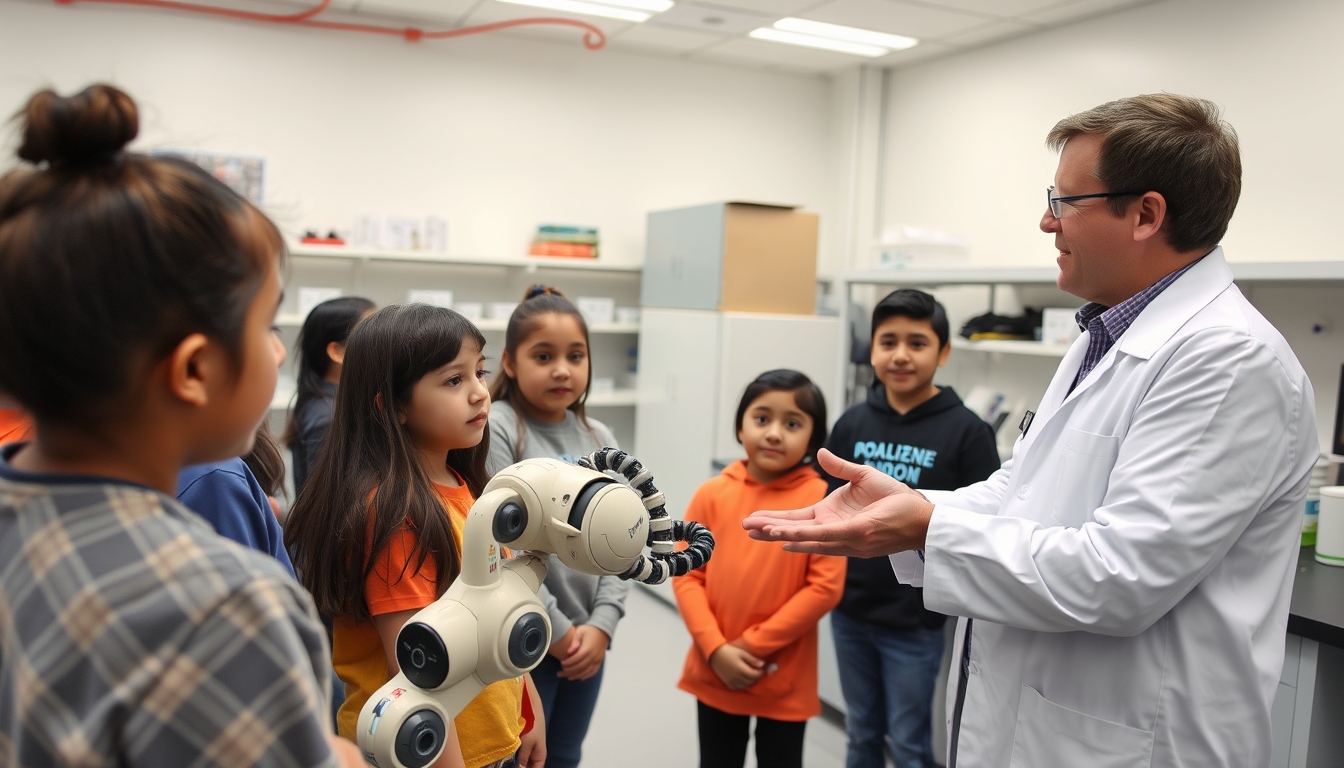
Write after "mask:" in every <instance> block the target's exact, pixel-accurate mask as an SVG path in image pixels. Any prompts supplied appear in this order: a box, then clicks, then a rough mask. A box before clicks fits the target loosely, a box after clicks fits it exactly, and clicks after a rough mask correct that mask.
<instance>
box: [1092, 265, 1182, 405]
mask: <svg viewBox="0 0 1344 768" xmlns="http://www.w3.org/2000/svg"><path fill="white" fill-rule="evenodd" d="M1199 261H1200V260H1199V259H1195V260H1194V261H1192V262H1190V263H1189V264H1186V265H1185V266H1184V267H1181V268H1180V269H1178V270H1176V271H1175V272H1172V273H1171V274H1169V275H1167V276H1166V277H1164V278H1162V279H1161V280H1158V281H1157V282H1156V283H1153V284H1152V285H1150V286H1148V287H1147V288H1144V289H1143V290H1142V291H1139V292H1138V293H1136V294H1134V295H1133V296H1130V297H1129V298H1128V299H1125V300H1124V301H1122V302H1120V303H1119V304H1116V305H1115V306H1114V307H1104V306H1102V305H1100V304H1098V303H1096V302H1095V301H1094V302H1089V303H1088V304H1086V305H1084V306H1083V308H1082V309H1080V310H1078V314H1077V315H1074V318H1075V319H1076V320H1077V321H1078V327H1079V328H1082V329H1083V330H1084V331H1087V334H1088V338H1087V353H1086V354H1084V355H1083V364H1082V365H1081V366H1079V368H1078V375H1077V376H1074V377H1073V384H1071V385H1069V392H1073V390H1074V389H1076V388H1077V387H1078V385H1079V384H1080V383H1081V382H1082V380H1083V379H1086V378H1087V374H1089V373H1091V372H1092V369H1093V368H1096V367H1097V363H1100V362H1101V358H1103V357H1105V356H1106V353H1107V352H1109V351H1111V347H1113V346H1115V342H1117V341H1119V340H1120V337H1121V336H1123V335H1125V331H1127V330H1129V326H1131V325H1133V324H1134V320H1135V318H1137V317H1138V316H1139V313H1141V312H1143V310H1144V309H1146V308H1147V307H1148V305H1149V304H1151V303H1152V302H1153V299H1156V298H1157V296H1158V294H1160V293H1162V292H1163V291H1165V290H1166V289H1167V286H1169V285H1171V284H1172V283H1174V282H1176V279H1177V278H1179V277H1180V276H1181V275H1184V274H1185V273H1186V272H1187V271H1188V270H1189V269H1190V268H1191V267H1193V266H1195V265H1196V264H1198V263H1199Z"/></svg>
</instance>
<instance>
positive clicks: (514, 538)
mask: <svg viewBox="0 0 1344 768" xmlns="http://www.w3.org/2000/svg"><path fill="white" fill-rule="evenodd" d="M599 470H609V471H612V472H618V473H621V474H623V475H624V476H625V477H626V479H627V480H628V481H629V483H630V484H629V485H626V484H624V483H620V482H617V481H616V480H614V479H613V478H612V477H610V476H609V475H607V474H604V473H603V472H602V471H599ZM679 540H686V541H689V542H690V546H689V547H688V548H687V549H685V550H683V551H680V552H677V551H674V542H676V541H679ZM646 544H647V545H648V546H649V547H650V548H651V550H652V552H651V554H650V555H647V556H646V555H645V554H644V547H645V545H646ZM502 545H508V546H509V547H510V548H511V549H513V550H514V551H515V552H516V553H517V556H515V557H513V558H510V559H507V560H505V559H503V557H502V552H503V546H502ZM713 548H714V537H713V536H712V535H711V534H710V532H709V531H708V529H706V528H704V527H703V526H701V525H699V524H697V523H682V522H681V521H672V520H670V519H669V518H668V515H667V511H666V510H665V509H663V495H662V493H660V492H659V491H658V490H657V489H656V488H655V487H654V486H653V478H652V475H650V473H649V472H648V471H647V470H645V469H644V468H643V467H642V466H640V464H639V462H638V461H635V460H634V459H633V458H632V457H630V456H628V455H627V454H625V453H623V452H621V451H617V450H614V449H610V448H604V449H602V450H601V451H598V452H596V453H594V454H592V455H591V456H589V457H587V458H586V459H584V460H581V461H580V465H578V466H576V465H573V464H567V463H565V462H561V461H556V460H554V459H527V460H525V461H522V462H519V463H518V464H514V465H513V466H511V467H508V468H507V469H505V470H503V471H502V472H500V473H499V474H497V475H495V477H494V479H492V480H491V481H490V483H489V484H488V485H487V486H486V487H485V490H484V492H482V494H481V497H480V498H479V499H477V500H476V503H475V504H473V505H472V507H471V511H470V512H469V513H468V515H467V522H466V526H465V529H464V532H463V536H462V571H461V574H460V575H459V576H458V577H457V579H456V580H455V581H454V582H453V584H452V586H450V587H449V588H448V591H447V592H445V593H444V594H443V596H442V597H440V598H439V599H438V600H436V601H434V603H432V604H431V605H429V606H427V607H426V608H424V609H423V610H421V611H420V612H419V613H417V614H415V615H414V616H412V617H411V619H410V621H408V622H406V624H405V625H404V626H403V627H402V628H401V632H400V633H399V634H398V635H397V649H396V655H397V663H398V665H400V667H401V671H400V672H399V673H397V675H396V676H394V677H393V678H392V679H391V680H390V681H388V682H387V684H386V685H384V686H383V687H382V688H380V689H378V691H376V692H375V693H374V694H373V695H372V696H371V697H369V700H368V701H367V702H366V703H365V705H364V707H363V708H362V709H361V710H360V713H359V725H358V739H359V746H360V749H361V750H362V751H363V752H364V757H365V759H366V760H368V761H369V762H371V763H373V764H374V765H377V766H380V768H423V767H424V766H427V765H429V764H431V763H432V762H433V761H434V760H435V759H437V757H438V755H439V753H440V752H441V751H442V749H443V745H444V742H445V741H446V739H447V736H448V722H449V721H450V720H451V719H452V718H453V717H455V716H456V715H457V713H459V712H461V711H462V709H463V707H465V706H466V705H467V704H468V703H470V702H471V700H472V699H473V698H475V697H476V694H478V693H480V692H481V690H482V689H483V688H485V686H487V685H489V684H491V683H494V682H498V681H500V680H507V679H510V678H515V677H519V676H521V675H523V674H524V673H526V672H528V671H530V670H531V669H533V668H534V667H536V666H537V664H539V663H541V660H542V658H543V657H544V656H545V654H546V651H547V649H548V648H550V645H551V622H550V619H549V618H547V616H546V610H545V608H544V607H543V605H542V603H541V601H540V600H539V599H537V590H538V589H539V588H540V587H541V583H542V582H543V581H544V580H545V578H546V571H547V560H546V555H548V554H554V555H555V556H556V557H557V558H558V559H559V560H560V562H561V563H563V564H564V565H566V566H568V567H570V568H573V569H575V570H578V571H582V572H583V573H591V574H596V575H599V576H620V577H621V578H627V579H637V580H640V581H645V582H647V583H658V582H661V581H664V580H666V579H667V578H668V577H669V576H677V575H682V574H685V573H688V572H689V571H691V570H693V569H694V568H698V567H700V566H702V565H704V563H706V562H708V560H709V557H710V554H711V553H712V551H713Z"/></svg>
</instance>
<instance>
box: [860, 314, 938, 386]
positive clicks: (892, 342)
mask: <svg viewBox="0 0 1344 768" xmlns="http://www.w3.org/2000/svg"><path fill="white" fill-rule="evenodd" d="M951 351H952V346H951V345H950V344H949V345H948V346H945V347H943V348H942V349H939V348H938V334H936V333H934V331H933V324H932V323H930V322H929V321H928V320H915V319H913V318H909V317H905V316H903V315H897V316H894V317H889V318H887V319H886V320H883V321H882V324H881V325H879V326H878V327H877V330H876V331H875V332H874V333H873V349H872V353H871V355H870V358H869V362H871V363H872V364H873V372H874V373H876V374H877V378H878V380H879V381H881V382H882V385H883V386H884V387H886V388H887V392H888V393H889V394H891V395H895V396H897V397H901V396H905V395H912V394H918V393H920V392H923V391H925V390H927V389H928V387H929V385H931V384H932V383H933V374H934V373H935V372H936V371H937V370H938V369H939V368H940V367H941V366H942V365H944V364H945V363H946V362H947V356H948V354H949V353H950V352H951Z"/></svg>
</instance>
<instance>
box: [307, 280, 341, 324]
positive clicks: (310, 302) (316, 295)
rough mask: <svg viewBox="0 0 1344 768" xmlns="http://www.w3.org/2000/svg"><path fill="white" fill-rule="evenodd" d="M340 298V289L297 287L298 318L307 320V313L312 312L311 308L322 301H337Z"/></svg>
mask: <svg viewBox="0 0 1344 768" xmlns="http://www.w3.org/2000/svg"><path fill="white" fill-rule="evenodd" d="M340 297H341V289H340V288H317V287H311V286H305V285H301V286H299V317H302V318H304V319H307V318H308V313H309V312H312V311H313V307H316V306H317V305H318V304H321V303H322V302H324V301H330V300H331V299H339V298H340Z"/></svg>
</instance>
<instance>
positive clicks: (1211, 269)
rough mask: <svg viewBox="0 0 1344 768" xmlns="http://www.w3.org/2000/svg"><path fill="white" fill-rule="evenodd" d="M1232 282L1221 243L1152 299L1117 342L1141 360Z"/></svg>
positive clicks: (1146, 357) (1121, 347)
mask: <svg viewBox="0 0 1344 768" xmlns="http://www.w3.org/2000/svg"><path fill="white" fill-rule="evenodd" d="M1230 285H1232V270H1231V269H1230V268H1229V267H1228V266H1227V260H1226V259H1225V258H1223V249H1222V246H1219V247H1217V248H1214V249H1213V250H1212V251H1210V252H1209V254H1208V255H1207V256H1205V257H1204V258H1203V259H1202V260H1200V262H1199V263H1198V264H1196V265H1194V266H1193V267H1191V268H1190V271H1189V272H1186V273H1185V274H1184V275H1181V276H1180V278H1178V279H1177V280H1176V282H1174V283H1172V284H1171V285H1169V286H1167V289H1166V290H1165V291H1163V292H1162V293H1161V294H1159V295H1158V296H1157V298H1155V299H1153V303H1151V304H1149V305H1148V307H1147V308H1146V309H1144V310H1143V312H1141V313H1140V314H1139V316H1138V317H1136V318H1134V324H1133V325H1131V326H1130V327H1129V330H1128V331H1125V335H1124V336H1121V337H1120V341H1119V343H1117V344H1116V345H1115V346H1116V347H1117V348H1118V349H1119V350H1120V351H1121V352H1124V353H1125V354H1126V355H1132V356H1134V357H1137V358H1140V359H1142V360H1147V359H1149V358H1151V357H1152V356H1153V355H1154V354H1156V353H1157V350H1159V349H1161V347H1162V345H1163V344H1166V343H1167V342H1168V341H1169V340H1170V339H1171V337H1172V336H1174V335H1176V332H1177V331H1179V330H1180V329H1181V328H1182V327H1183V326H1184V325H1185V324H1186V323H1188V322H1190V318H1192V317H1194V316H1195V315H1196V314H1198V313H1199V311H1200V310H1202V309H1204V307H1206V306H1208V305H1209V302H1211V301H1213V300H1214V299H1216V298H1218V296H1220V295H1221V294H1222V293H1223V292H1224V291H1226V290H1227V288H1228V286H1230Z"/></svg>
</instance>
